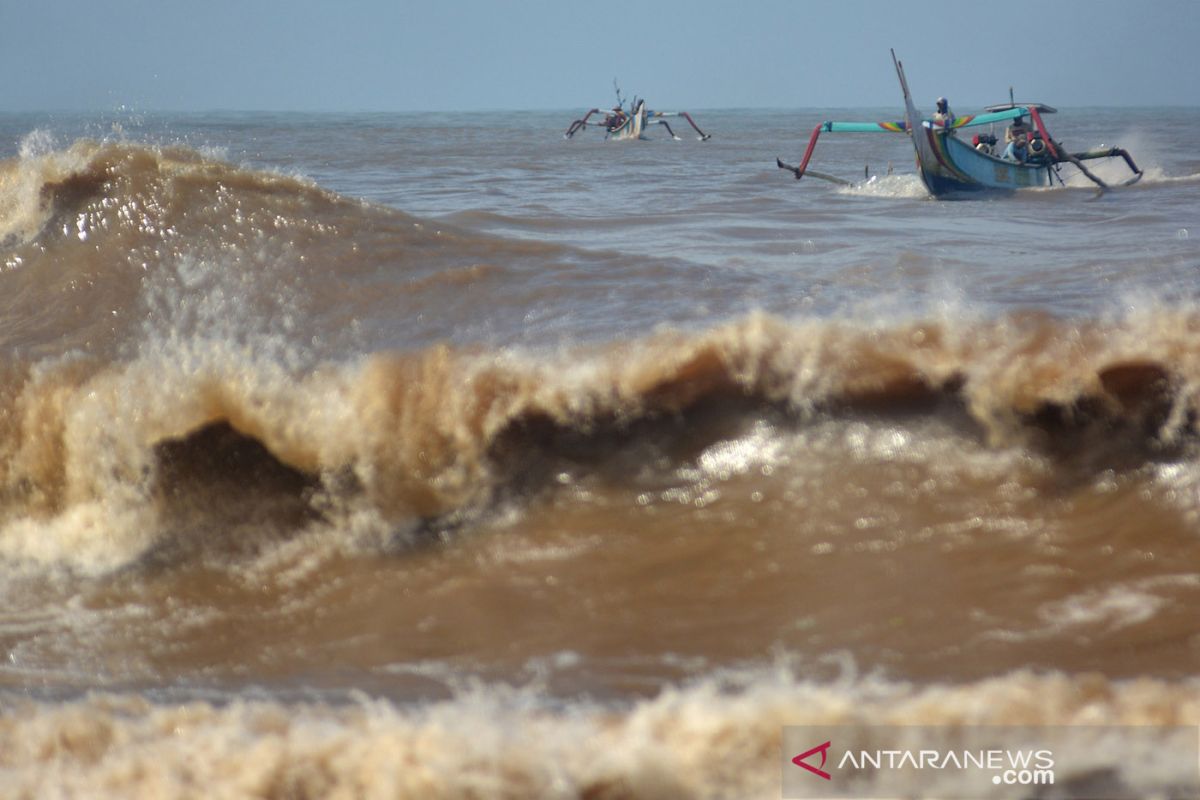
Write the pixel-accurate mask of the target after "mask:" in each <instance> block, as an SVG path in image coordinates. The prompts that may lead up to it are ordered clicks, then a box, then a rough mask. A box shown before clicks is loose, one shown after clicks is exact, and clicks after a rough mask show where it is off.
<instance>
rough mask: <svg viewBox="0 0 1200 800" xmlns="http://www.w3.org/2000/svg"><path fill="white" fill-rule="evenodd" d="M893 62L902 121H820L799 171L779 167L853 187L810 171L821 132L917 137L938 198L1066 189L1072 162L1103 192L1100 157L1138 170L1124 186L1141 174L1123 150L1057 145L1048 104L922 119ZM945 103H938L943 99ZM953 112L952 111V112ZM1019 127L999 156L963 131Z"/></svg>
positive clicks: (988, 143)
mask: <svg viewBox="0 0 1200 800" xmlns="http://www.w3.org/2000/svg"><path fill="white" fill-rule="evenodd" d="M892 62H893V64H894V65H895V67H896V75H897V77H899V79H900V88H901V89H902V90H903V92H904V114H905V116H904V119H903V120H901V121H897V122H835V121H828V122H822V123H821V124H819V125H817V127H816V128H815V129H814V130H813V132H812V135H811V136H810V138H809V142H808V148H807V149H806V150H805V152H804V158H803V160H802V161H801V162H800V165H799V166H796V167H793V166H790V165H788V164H785V163H784V162H783V161H782V160H780V159H776V162H775V163H776V165H777V166H779V168H780V169H786V170H789V171H790V172H792V173H793V174H794V175H795V176H796V178H797V179H799V178H802V177H804V175H805V174H810V175H813V176H814V177H818V178H822V179H825V180H830V181H834V182H836V183H842V184H848V183H850V182H849V181H845V180H842V179H841V178H837V177H834V176H831V175H826V174H824V173H820V172H815V171H810V170H808V163H809V160H810V159H811V158H812V155H813V150H814V149H815V148H816V145H817V139H818V138H819V137H820V135H821V134H822V133H904V134H908V135H909V137H910V139H911V140H912V144H913V149H914V150H915V152H916V158H917V171H918V172H919V173H920V175H921V180H922V182H923V183H924V184H925V186H926V188H928V189H929V191H930V193H931V194H933V195H934V196H935V197H946V196H949V195H954V194H959V193H963V192H967V193H976V192H981V191H990V192H1011V191H1015V190H1017V189H1027V188H1036V187H1042V188H1045V187H1049V186H1052V185H1054V183H1055V181H1058V183H1059V184H1062V185H1065V182H1064V181H1063V179H1062V176H1061V174H1060V168H1061V166H1062V165H1063V164H1072V165H1074V166H1075V167H1077V168H1078V169H1079V170H1080V172H1082V173H1083V174H1084V175H1085V176H1087V177H1088V178H1089V179H1090V180H1091V181H1093V182H1094V183H1095V184H1096V185H1097V186H1099V187H1100V188H1101V189H1102V190H1103V189H1107V188H1109V185H1108V184H1107V183H1105V182H1104V181H1102V180H1101V179H1100V178H1098V177H1097V176H1096V175H1094V174H1093V173H1092V172H1091V171H1089V170H1088V169H1087V167H1086V166H1084V164H1083V162H1084V161H1089V160H1093V159H1101V158H1123V159H1124V160H1125V163H1126V164H1128V166H1129V168H1130V170H1132V172H1133V177H1131V178H1130V179H1129V180H1127V181H1125V183H1124V184H1122V185H1129V184H1131V183H1134V182H1135V181H1137V180H1138V179H1139V178H1141V176H1142V171H1141V170H1140V169H1138V167H1137V165H1136V164H1135V163H1134V162H1133V158H1132V157H1130V155H1129V153H1128V152H1126V151H1125V150H1123V149H1121V148H1119V147H1112V148H1096V149H1092V150H1086V151H1083V152H1077V153H1071V152H1068V151H1067V150H1066V149H1065V148H1064V147H1063V146H1062V144H1061V143H1060V142H1057V141H1055V140H1054V139H1053V138H1052V137H1051V136H1050V132H1049V131H1048V130H1047V129H1046V124H1045V121H1044V120H1043V115H1045V114H1053V113H1055V109H1053V108H1051V107H1050V106H1047V105H1044V104H1042V103H1025V104H1021V105H1018V104H1017V103H1014V102H1011V101H1010V103H1009V104H1008V105H1005V106H989V107H988V108H987V109H985V110H984V111H983V113H980V114H972V115H968V116H953V115H952V114H949V113H947V114H944V115H936V116H935V117H933V118H924V117H922V116H921V113H920V111H918V110H917V108H916V106H915V105H914V103H913V100H912V95H911V93H910V92H909V89H908V80H907V78H905V75H904V65H903V64H901V63H900V61H899V59H897V58H896V54H895V52H894V51H893V52H892ZM939 102H940V101H939ZM947 110H948V109H947ZM1026 118H1028V119H1029V120H1031V121H1032V123H1033V127H1032V128H1026V127H1025V126H1024V120H1025V119H1026ZM1005 122H1009V123H1014V127H1010V129H1009V130H1010V132H1011V131H1013V130H1016V131H1018V132H1017V133H1015V134H1012V137H1013V139H1014V141H1015V142H1017V145H1020V144H1022V143H1023V146H1017V145H1014V147H1013V148H1011V149H1008V150H1007V152H1006V154H1004V155H997V153H996V145H997V140H996V137H995V136H992V135H989V134H983V135H976V136H974V137H972V138H970V139H967V137H966V136H965V135H964V134H960V131H963V130H964V129H967V128H975V127H978V126H982V125H996V124H998V123H1005Z"/></svg>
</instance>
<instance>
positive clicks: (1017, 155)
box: [1004, 135, 1029, 164]
mask: <svg viewBox="0 0 1200 800" xmlns="http://www.w3.org/2000/svg"><path fill="white" fill-rule="evenodd" d="M1028 158H1029V148H1028V146H1027V145H1026V142H1025V137H1024V135H1020V136H1018V137H1017V138H1016V139H1013V140H1012V141H1011V142H1009V143H1008V147H1005V148H1004V160H1005V161H1016V162H1017V163H1018V164H1024V163H1025V161H1026V159H1028Z"/></svg>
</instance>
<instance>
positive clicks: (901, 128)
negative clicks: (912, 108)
mask: <svg viewBox="0 0 1200 800" xmlns="http://www.w3.org/2000/svg"><path fill="white" fill-rule="evenodd" d="M1030 108H1036V109H1037V110H1038V111H1041V110H1042V109H1043V108H1045V106H1041V105H1034V106H1005V107H1001V108H999V109H997V108H996V107H995V106H992V107H991V108H990V109H989V110H988V112H987V113H984V114H968V115H966V116H961V117H955V118H954V119H953V121H951V122H950V123H949V124H948V125H946V126H945V127H947V128H970V127H973V126H975V125H990V124H992V123H994V122H1004V121H1005V120H1010V119H1016V118H1017V117H1023V116H1028V115H1029V110H1030ZM922 124H923V125H925V126H926V127H930V128H935V127H936V128H940V127H943V126H942V125H941V124H940V123H934V122H932V121H931V120H928V119H926V120H922ZM818 129H819V130H820V132H821V133H905V132H906V131H907V130H908V123H907V122H905V121H904V120H899V121H897V122H840V121H837V120H829V121H828V122H822V123H821V124H820V125H819V126H818Z"/></svg>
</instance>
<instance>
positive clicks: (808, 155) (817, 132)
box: [775, 122, 854, 186]
mask: <svg viewBox="0 0 1200 800" xmlns="http://www.w3.org/2000/svg"><path fill="white" fill-rule="evenodd" d="M829 129H830V124H829V123H828V122H822V123H820V124H819V125H817V127H815V128H813V132H812V136H810V137H809V138H808V147H807V148H806V149H805V150H804V158H803V159H801V161H800V166H798V167H793V166H792V165H791V164H785V163H783V159H781V158H776V159H775V166H777V167H779V168H780V169H786V170H787V171H788V172H790V173H792V174H793V175H795V176H796V180H800V179H801V178H803V177H804V176H805V175H812V176H813V177H814V178H820V179H821V180H823V181H829V182H830V183H836V184H837V185H838V186H853V185H854V183H853V182H852V181H848V180H844V179H842V178H839V177H837V176H836V175H828V174H826V173H824V172H817V171H816V170H809V168H808V162H809V161H810V160H811V159H812V154H813V150H815V149H816V147H817V139H819V138H821V131H824V130H829Z"/></svg>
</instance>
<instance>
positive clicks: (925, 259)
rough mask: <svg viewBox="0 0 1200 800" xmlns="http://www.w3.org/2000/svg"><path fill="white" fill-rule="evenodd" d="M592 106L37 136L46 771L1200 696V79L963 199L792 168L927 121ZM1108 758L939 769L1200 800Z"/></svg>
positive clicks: (696, 759) (23, 159)
mask: <svg viewBox="0 0 1200 800" xmlns="http://www.w3.org/2000/svg"><path fill="white" fill-rule="evenodd" d="M664 99H665V98H664ZM1060 102H1061V101H1060ZM584 110H586V109H563V110H560V111H527V112H516V111H512V112H510V111H488V112H480V113H465V112H464V113H395V114H392V113H364V114H333V113H329V114H308V113H241V112H211V113H189V114H164V113H146V112H139V111H136V110H133V109H127V108H120V109H116V110H113V111H111V112H103V113H91V114H72V113H58V114H55V113H6V114H2V115H0V797H5V798H9V797H12V798H75V797H79V798H84V797H86V798H176V797H179V798H242V797H249V798H324V797H333V798H410V797H411V798H580V799H581V800H582V799H586V800H615V799H616V798H692V797H695V798H771V797H780V796H781V793H783V792H785V790H786V783H787V781H788V780H790V778H789V777H788V776H789V773H788V770H789V769H791V770H795V769H797V768H798V767H797V765H795V764H792V763H791V762H789V760H788V759H789V758H791V756H793V755H797V754H795V753H789V751H788V750H787V749H786V746H785V745H782V744H781V743H782V742H784V741H785V737H784V731H785V730H786V729H789V728H791V727H793V726H804V727H805V728H806V729H809V730H812V729H817V730H819V729H820V727H821V726H829V727H830V728H831V729H832V728H836V729H837V730H838V731H845V730H852V731H853V730H857V731H860V732H862V733H863V735H868V734H869V733H870V731H872V730H873V729H874V726H929V727H936V728H941V729H946V730H967V729H974V728H987V727H988V726H1035V727H1037V726H1040V727H1072V726H1093V727H1094V726H1099V727H1101V728H1104V729H1108V730H1111V731H1115V732H1116V733H1117V734H1119V733H1120V731H1122V730H1123V729H1125V728H1127V727H1134V726H1140V727H1143V728H1145V727H1146V726H1151V727H1154V726H1165V727H1167V728H1177V727H1180V726H1182V727H1185V728H1186V727H1194V726H1197V725H1200V615H1198V614H1197V611H1198V609H1200V280H1198V279H1200V109H1196V108H1144V109H1131V108H1090V107H1075V108H1072V107H1069V106H1060V110H1059V112H1058V113H1057V114H1054V115H1047V117H1046V122H1047V124H1048V126H1049V128H1050V130H1051V133H1052V134H1053V135H1054V136H1055V138H1056V139H1058V140H1059V141H1061V142H1062V143H1063V144H1064V145H1065V147H1066V148H1067V149H1069V150H1073V151H1082V150H1087V149H1089V148H1093V147H1099V146H1106V147H1115V146H1119V147H1123V148H1126V149H1127V150H1128V151H1129V153H1130V154H1131V156H1132V157H1133V159H1134V160H1135V162H1136V163H1137V165H1138V167H1139V168H1140V169H1142V170H1143V171H1144V175H1143V177H1142V178H1141V180H1140V181H1138V182H1137V183H1135V184H1133V185H1131V186H1121V185H1120V184H1122V183H1123V182H1124V181H1125V180H1126V179H1127V178H1129V177H1130V171H1129V168H1128V167H1127V166H1126V165H1125V164H1124V162H1123V161H1120V160H1119V159H1118V160H1116V161H1115V163H1104V164H1101V163H1099V162H1095V161H1093V162H1089V163H1090V164H1091V165H1092V167H1091V169H1092V171H1093V173H1094V174H1096V175H1097V176H1098V177H1101V178H1102V179H1104V180H1105V181H1106V182H1107V183H1109V184H1110V185H1111V186H1112V189H1111V190H1110V191H1104V192H1101V191H1099V190H1098V189H1097V187H1096V185H1095V184H1094V183H1092V182H1091V181H1089V180H1088V179H1087V178H1086V177H1085V176H1084V175H1082V174H1080V173H1079V171H1078V170H1077V169H1076V168H1074V167H1072V166H1065V167H1064V168H1063V169H1062V172H1061V175H1060V177H1061V181H1056V183H1055V186H1054V187H1053V188H1049V189H1036V190H1028V191H1024V192H1021V193H1019V194H1016V195H1012V196H981V197H973V198H970V199H965V200H957V201H956V200H950V201H943V200H936V199H934V198H932V197H931V196H930V195H929V194H928V192H927V191H926V190H925V188H924V186H923V185H922V183H921V181H920V179H919V176H918V175H917V173H916V168H915V163H914V158H913V153H912V148H911V145H910V143H909V142H908V140H907V138H906V136H905V135H904V134H890V133H881V134H861V135H859V134H846V135H835V134H827V135H825V136H823V137H822V138H821V139H820V141H819V143H818V145H817V147H816V150H815V154H814V156H813V161H812V163H811V166H810V169H812V170H816V171H820V172H823V173H826V174H830V175H834V176H837V177H839V178H842V179H843V180H844V181H846V182H847V184H846V185H841V184H835V183H832V182H828V181H823V180H820V179H819V178H817V177H814V176H812V175H808V176H806V177H805V178H803V179H802V180H799V181H797V180H796V179H795V178H794V176H793V175H792V174H791V173H790V172H788V171H786V170H782V169H779V168H778V167H777V166H776V158H782V159H783V160H784V161H786V162H788V163H792V164H795V163H797V162H798V161H799V160H800V157H801V156H802V154H803V152H804V148H805V146H806V144H807V142H808V138H809V134H810V133H811V131H812V130H813V128H814V126H815V125H817V124H818V123H819V122H821V121H822V120H827V119H842V120H844V119H851V120H854V119H898V118H899V117H900V108H899V106H897V107H896V108H883V109H803V108H801V109H774V110H759V109H717V110H703V109H691V112H692V116H693V118H694V119H695V121H696V123H697V124H698V125H699V126H700V127H701V128H702V129H703V130H704V132H705V133H706V134H709V135H711V138H710V139H709V140H707V141H700V140H699V139H698V137H697V136H696V134H695V132H694V131H693V130H692V129H691V128H690V126H688V125H687V123H686V120H683V119H681V118H677V119H671V120H670V122H671V123H672V124H671V128H672V129H673V131H674V134H675V135H676V136H677V137H678V138H675V137H673V136H671V135H669V133H668V132H667V130H666V129H665V128H663V127H660V126H652V127H651V130H650V131H649V132H648V134H647V138H646V139H645V140H643V141H628V142H616V141H606V140H605V139H604V136H603V132H602V130H598V129H596V128H591V127H590V128H588V129H586V130H584V131H582V132H581V133H579V134H577V135H575V136H574V137H572V138H569V139H568V138H566V137H565V136H564V132H565V131H566V130H567V127H568V125H569V124H570V123H571V121H572V120H573V119H576V118H578V117H579V116H581V114H582V113H583V111H584ZM956 111H958V112H959V113H966V112H967V109H960V108H956ZM834 739H835V742H834V744H835V746H836V745H837V741H836V737H834ZM811 744H813V745H818V744H819V742H816V741H814V742H811ZM1091 757H1092V762H1091V764H1090V766H1089V767H1088V769H1087V770H1086V771H1085V772H1084V771H1080V770H1078V769H1076V768H1074V767H1072V766H1071V765H1069V764H1064V763H1061V762H1060V763H1059V764H1058V765H1057V767H1058V770H1057V775H1056V777H1057V781H1056V784H1055V786H1056V788H1055V789H1053V790H1052V791H1051V792H1050V793H1046V787H1039V788H1038V790H1037V792H1035V791H1033V789H1032V788H1031V787H1029V786H1008V785H993V783H992V782H991V781H988V783H987V785H986V786H985V787H982V788H978V789H977V788H975V787H974V785H973V784H971V785H968V783H967V781H968V776H965V775H964V776H962V777H961V778H955V777H953V776H950V777H948V778H946V779H947V780H950V781H951V783H950V784H949V786H950V789H949V790H948V793H947V790H946V786H945V785H942V787H941V789H940V790H939V791H942V792H943V793H942V794H940V795H938V796H943V797H946V796H957V797H997V798H1029V797H1035V796H1036V797H1041V798H1052V797H1063V798H1065V797H1074V796H1083V795H1080V794H1078V792H1076V793H1075V794H1072V793H1071V788H1070V787H1071V786H1073V785H1075V786H1079V785H1083V784H1078V783H1075V784H1073V783H1072V781H1090V783H1087V784H1086V785H1088V786H1091V787H1093V790H1096V789H1095V787H1097V786H1099V787H1101V789H1103V791H1110V790H1111V791H1118V790H1119V791H1120V792H1123V793H1124V794H1119V796H1129V797H1138V798H1159V797H1161V798H1179V797H1194V796H1195V795H1194V794H1190V793H1189V792H1188V791H1187V790H1186V789H1181V788H1180V787H1181V786H1187V785H1189V784H1188V783H1187V780H1188V775H1189V770H1191V774H1194V773H1195V770H1196V768H1197V765H1196V763H1195V762H1194V761H1193V762H1192V763H1188V759H1183V761H1182V762H1181V761H1179V760H1178V759H1175V760H1172V759H1169V758H1167V757H1166V756H1161V757H1159V758H1158V759H1157V760H1155V756H1154V754H1153V752H1151V753H1150V754H1149V755H1147V756H1145V757H1144V758H1139V759H1136V760H1131V759H1129V758H1128V757H1127V753H1126V750H1125V748H1124V746H1123V745H1122V739H1121V737H1120V735H1117V736H1115V737H1109V738H1108V739H1105V740H1103V741H1100V742H1099V743H1097V744H1096V745H1095V746H1094V747H1092V748H1091ZM810 762H812V763H813V766H815V765H816V764H815V757H814V758H812V759H810ZM810 771H811V770H810ZM793 774H794V773H793ZM857 780H859V783H858V784H857V786H858V787H859V789H860V790H861V789H862V788H863V787H864V786H865V787H866V788H867V790H869V791H873V792H875V794H868V795H866V796H876V797H886V796H893V794H890V793H889V792H891V790H890V789H889V788H888V786H887V785H886V784H885V783H871V781H872V780H873V779H872V778H871V777H870V776H863V775H859V776H858V779H857ZM879 780H880V781H882V780H883V779H882V778H880V779H879ZM956 780H957V781H961V783H954V781H956ZM864 782H865V783H864ZM824 788H826V789H828V791H830V792H835V793H837V792H842V791H843V785H841V784H838V783H837V781H836V780H835V781H832V782H831V783H830V784H829V786H827V787H824ZM929 791H930V790H928V789H922V788H921V785H916V786H914V787H912V788H910V789H909V790H906V793H905V794H904V795H903V796H905V797H924V796H929V795H928V792H929ZM1053 791H1058V792H1059V794H1053ZM1096 791H1099V790H1096ZM973 792H978V793H975V794H972V793H973ZM836 796H843V795H842V794H836ZM846 796H849V795H846ZM895 796H898V795H895ZM1087 796H1110V795H1109V794H1103V793H1101V794H1099V795H1087Z"/></svg>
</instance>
